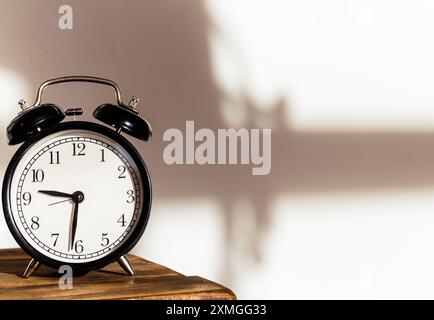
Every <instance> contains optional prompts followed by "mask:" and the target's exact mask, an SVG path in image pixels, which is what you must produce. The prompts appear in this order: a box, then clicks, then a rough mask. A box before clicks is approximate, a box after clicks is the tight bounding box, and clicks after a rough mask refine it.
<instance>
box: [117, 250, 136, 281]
mask: <svg viewBox="0 0 434 320" xmlns="http://www.w3.org/2000/svg"><path fill="white" fill-rule="evenodd" d="M118 263H119V265H120V266H121V267H122V269H124V270H125V272H126V273H127V274H128V275H129V276H133V275H134V269H133V266H132V265H131V262H130V260H128V257H127V255H126V254H124V255H123V256H122V257H120V258H119V259H118Z"/></svg>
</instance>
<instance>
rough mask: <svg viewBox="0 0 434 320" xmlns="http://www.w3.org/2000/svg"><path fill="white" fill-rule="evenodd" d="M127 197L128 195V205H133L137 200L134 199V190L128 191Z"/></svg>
mask: <svg viewBox="0 0 434 320" xmlns="http://www.w3.org/2000/svg"><path fill="white" fill-rule="evenodd" d="M127 195H128V199H127V203H132V202H134V200H135V199H136V198H135V197H134V191H133V190H128V191H127Z"/></svg>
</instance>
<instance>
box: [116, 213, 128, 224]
mask: <svg viewBox="0 0 434 320" xmlns="http://www.w3.org/2000/svg"><path fill="white" fill-rule="evenodd" d="M118 223H120V224H121V226H122V227H125V226H126V224H127V222H126V221H125V215H124V214H123V215H121V217H120V218H119V219H118Z"/></svg>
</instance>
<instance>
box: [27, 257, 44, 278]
mask: <svg viewBox="0 0 434 320" xmlns="http://www.w3.org/2000/svg"><path fill="white" fill-rule="evenodd" d="M40 265H41V263H40V262H39V261H37V260H35V259H32V260H30V262H29V264H28V265H27V268H26V271H24V273H23V278H26V279H27V278H30V276H31V275H32V274H33V272H35V271H36V270H37V269H38V268H39V267H40Z"/></svg>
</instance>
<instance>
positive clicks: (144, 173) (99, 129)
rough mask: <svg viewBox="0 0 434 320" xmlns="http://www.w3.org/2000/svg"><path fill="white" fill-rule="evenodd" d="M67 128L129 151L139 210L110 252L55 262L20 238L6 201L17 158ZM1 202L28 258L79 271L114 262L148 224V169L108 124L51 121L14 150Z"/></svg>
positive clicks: (5, 214)
mask: <svg viewBox="0 0 434 320" xmlns="http://www.w3.org/2000/svg"><path fill="white" fill-rule="evenodd" d="M71 129H78V130H88V131H91V132H95V133H99V134H102V135H105V136H107V137H108V138H110V139H112V140H114V141H115V142H117V143H119V144H120V145H121V146H122V147H123V148H124V149H125V151H126V152H128V153H129V154H130V156H131V158H132V159H133V161H134V162H135V164H136V166H137V168H138V170H139V174H140V178H141V180H142V187H143V197H142V198H143V200H142V201H143V203H142V211H141V212H140V218H139V220H138V221H137V224H136V227H135V228H134V230H133V232H132V233H131V235H130V236H129V237H128V238H127V239H126V241H125V242H124V243H123V244H122V245H120V246H119V247H118V248H116V249H114V250H113V252H111V253H109V254H108V255H106V256H104V257H102V258H101V259H98V260H94V261H89V262H83V263H68V262H63V261H58V260H55V259H52V258H50V257H47V256H45V255H44V254H42V253H40V252H39V251H37V250H36V249H35V248H33V246H31V245H30V244H29V243H28V242H27V240H26V239H25V238H24V237H23V235H22V234H21V232H20V231H19V230H18V227H17V226H16V224H15V220H14V218H13V216H12V207H11V201H10V196H11V194H10V191H11V190H10V189H11V183H12V177H13V174H14V172H15V170H16V167H17V165H18V163H19V161H20V160H21V159H22V157H23V156H24V155H25V153H26V152H27V151H28V150H29V149H30V148H31V147H32V146H33V145H34V144H36V143H37V142H38V141H39V140H41V139H43V138H45V137H47V136H49V135H51V134H54V133H57V132H60V131H64V130H71ZM2 201H3V211H4V216H5V219H6V223H7V225H8V228H9V230H10V231H11V233H12V236H13V237H14V239H15V241H16V242H17V243H18V244H19V245H20V247H21V248H22V249H23V250H24V251H25V252H26V253H27V254H28V255H29V256H31V257H32V258H34V259H36V260H37V261H39V262H40V263H42V264H44V265H46V266H49V267H51V268H55V269H58V268H59V267H60V266H62V265H69V266H71V268H72V269H73V270H74V271H75V272H79V273H82V272H86V271H90V270H94V269H99V268H102V267H104V266H106V265H108V264H110V263H113V262H115V261H116V260H118V259H119V258H120V257H121V256H122V255H124V254H127V253H128V252H129V251H130V250H131V249H132V248H133V247H134V246H135V245H136V244H137V242H138V241H139V240H140V238H141V237H142V235H143V232H144V231H145V229H146V226H147V224H148V220H149V216H150V211H151V205H152V186H151V178H150V175H149V172H148V169H147V167H146V163H145V161H144V160H143V158H142V157H141V156H140V154H139V152H138V151H137V149H136V148H135V147H134V146H133V145H132V144H131V143H130V142H129V141H128V140H127V139H126V138H124V137H123V136H121V135H120V134H118V133H116V132H115V131H114V130H112V129H110V128H109V127H105V126H102V125H100V124H97V123H94V122H88V121H67V122H62V123H58V124H55V125H53V126H51V127H50V128H47V129H45V130H43V131H41V132H39V133H37V134H35V135H33V136H31V137H30V138H29V139H28V140H27V141H26V142H25V143H24V144H23V145H22V146H21V147H20V148H19V149H18V150H17V151H16V152H15V154H14V156H13V157H12V159H11V161H10V163H9V165H8V167H7V169H6V172H5V176H4V180H3V188H2Z"/></svg>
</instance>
